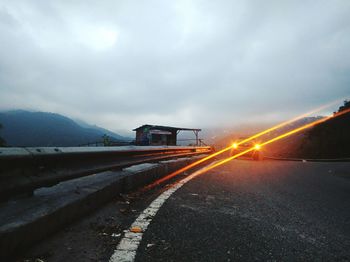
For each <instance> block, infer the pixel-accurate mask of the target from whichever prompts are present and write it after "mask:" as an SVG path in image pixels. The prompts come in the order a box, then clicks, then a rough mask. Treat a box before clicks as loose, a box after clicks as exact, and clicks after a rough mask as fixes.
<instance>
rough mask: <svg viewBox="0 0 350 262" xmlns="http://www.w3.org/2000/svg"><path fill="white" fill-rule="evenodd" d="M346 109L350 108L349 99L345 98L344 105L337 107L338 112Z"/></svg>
mask: <svg viewBox="0 0 350 262" xmlns="http://www.w3.org/2000/svg"><path fill="white" fill-rule="evenodd" d="M346 109H350V100H345V101H344V105H343V106H341V107H339V110H338V112H341V111H344V110H346Z"/></svg>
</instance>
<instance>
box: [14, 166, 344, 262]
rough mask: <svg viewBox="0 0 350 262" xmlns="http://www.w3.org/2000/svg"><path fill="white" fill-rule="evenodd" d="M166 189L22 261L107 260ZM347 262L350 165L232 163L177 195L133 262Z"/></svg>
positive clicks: (110, 210)
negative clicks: (139, 218)
mask: <svg viewBox="0 0 350 262" xmlns="http://www.w3.org/2000/svg"><path fill="white" fill-rule="evenodd" d="M162 191H164V188H162V187H161V188H157V189H155V190H153V191H151V192H147V193H143V194H137V192H136V193H135V194H132V195H130V196H123V197H122V198H121V199H116V200H115V201H114V202H113V203H111V204H109V205H107V206H106V207H104V208H102V209H101V210H99V211H97V212H96V213H95V214H93V215H91V216H90V217H88V218H86V219H85V220H84V221H81V222H78V223H76V224H74V225H72V226H71V227H69V228H67V229H66V230H65V231H64V232H60V233H58V234H57V235H55V236H53V237H52V238H50V239H48V240H47V241H44V242H43V243H42V244H40V245H38V246H37V247H35V248H34V249H32V250H30V251H29V252H28V253H27V254H25V255H24V256H23V257H22V258H21V259H20V260H24V259H28V260H29V261H30V260H31V259H32V260H34V259H35V258H41V259H43V260H44V261H68V260H70V261H108V259H109V258H110V256H111V255H112V254H113V252H114V249H115V248H116V246H117V245H118V242H119V241H120V239H121V238H122V237H123V231H124V230H127V229H128V228H129V227H130V225H131V223H133V221H134V220H135V218H136V217H137V216H138V215H139V213H141V212H142V211H143V210H144V209H145V208H147V206H148V205H149V204H150V203H151V201H152V200H153V199H155V198H156V197H157V196H158V195H159V194H160V193H161V192H162ZM321 260H322V261H349V260H350V163H310V162H307V163H302V162H285V161H248V160H235V161H232V162H230V163H228V164H226V165H224V166H220V167H217V168H215V169H213V170H211V171H209V172H207V173H205V174H203V175H200V176H198V177H196V178H194V179H193V180H191V181H189V182H188V183H186V184H185V185H183V186H182V187H181V188H180V189H178V190H177V191H176V192H175V193H174V194H172V195H171V196H170V197H169V198H168V199H167V200H166V202H165V203H164V204H163V206H162V207H161V208H160V209H159V211H158V212H157V214H156V215H155V217H154V218H153V220H152V221H151V223H150V224H149V226H148V229H147V230H146V231H145V232H144V234H143V238H142V241H141V243H140V246H139V248H138V250H137V253H136V261H321Z"/></svg>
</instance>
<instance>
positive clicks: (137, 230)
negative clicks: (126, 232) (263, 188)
mask: <svg viewBox="0 0 350 262" xmlns="http://www.w3.org/2000/svg"><path fill="white" fill-rule="evenodd" d="M130 231H131V232H133V233H141V232H142V229H141V227H132V228H131V229H130Z"/></svg>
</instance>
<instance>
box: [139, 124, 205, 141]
mask: <svg viewBox="0 0 350 262" xmlns="http://www.w3.org/2000/svg"><path fill="white" fill-rule="evenodd" d="M133 131H136V139H135V143H136V145H142V146H159V145H169V146H176V144H177V135H178V134H179V132H180V131H192V132H193V133H194V135H195V137H196V145H197V146H198V145H199V138H198V133H199V131H201V129H198V128H182V127H172V126H158V125H143V126H140V127H138V128H135V129H134V130H133Z"/></svg>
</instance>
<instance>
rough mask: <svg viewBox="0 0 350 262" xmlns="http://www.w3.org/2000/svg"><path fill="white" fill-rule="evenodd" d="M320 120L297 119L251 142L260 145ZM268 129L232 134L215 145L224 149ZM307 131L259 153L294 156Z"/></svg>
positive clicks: (269, 146)
mask: <svg viewBox="0 0 350 262" xmlns="http://www.w3.org/2000/svg"><path fill="white" fill-rule="evenodd" d="M320 118H322V117H321V116H318V117H305V118H302V119H299V120H297V121H295V122H292V123H290V124H287V125H285V126H283V127H281V128H279V129H276V130H273V131H271V132H269V133H267V134H265V135H263V136H261V137H258V138H256V139H254V140H253V141H252V143H260V142H262V141H267V140H269V139H272V138H274V137H277V136H279V135H281V134H283V133H285V132H288V131H290V130H293V129H295V128H298V127H300V126H303V125H305V124H308V123H311V122H313V121H315V120H317V119H320ZM267 128H269V127H265V128H260V129H259V131H257V130H255V129H254V130H253V131H246V132H242V131H240V132H232V133H230V135H226V136H224V137H221V138H219V139H217V140H216V144H217V145H220V146H219V147H220V148H221V147H226V146H228V145H230V144H232V143H233V142H234V141H237V140H238V141H239V140H242V139H244V138H247V137H249V136H252V135H254V134H256V133H258V132H260V131H263V130H264V129H267ZM307 131H308V130H304V131H302V132H299V133H296V134H294V135H292V136H289V137H286V138H283V139H281V140H278V141H276V142H274V143H271V144H269V145H266V146H264V147H263V148H262V149H261V151H262V153H263V154H264V155H265V156H279V157H291V156H294V157H295V156H296V152H297V151H298V150H299V148H300V144H301V143H302V141H303V139H304V137H305V136H306V134H307Z"/></svg>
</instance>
